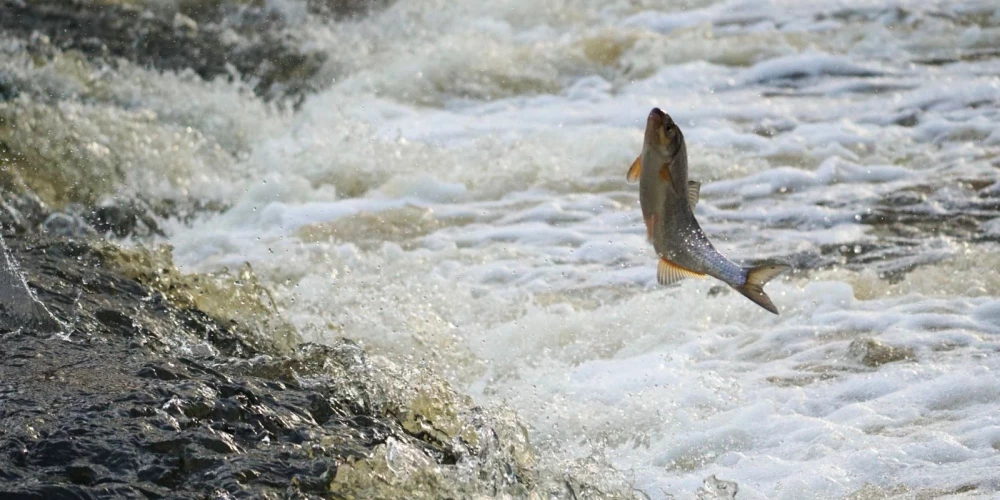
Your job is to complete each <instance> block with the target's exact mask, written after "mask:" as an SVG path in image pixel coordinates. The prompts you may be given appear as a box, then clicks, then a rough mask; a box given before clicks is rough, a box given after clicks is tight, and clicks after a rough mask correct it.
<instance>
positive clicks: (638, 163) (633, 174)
mask: <svg viewBox="0 0 1000 500" xmlns="http://www.w3.org/2000/svg"><path fill="white" fill-rule="evenodd" d="M640 175H642V155H639V156H638V157H637V158H636V159H635V161H634V162H632V166H631V167H629V169H628V173H627V174H625V180H627V181H628V182H635V181H637V180H639V176H640Z"/></svg>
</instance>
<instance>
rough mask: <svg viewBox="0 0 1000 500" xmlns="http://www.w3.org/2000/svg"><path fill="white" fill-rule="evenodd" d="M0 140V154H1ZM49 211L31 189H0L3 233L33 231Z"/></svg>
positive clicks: (0, 220) (0, 221) (0, 145)
mask: <svg viewBox="0 0 1000 500" xmlns="http://www.w3.org/2000/svg"><path fill="white" fill-rule="evenodd" d="M3 146H4V145H3V143H2V142H0V156H2V155H3V149H4V147H3ZM50 214H51V212H50V211H49V208H48V207H47V206H46V204H45V203H44V202H43V201H42V200H41V199H40V198H39V197H38V196H36V195H35V194H34V193H32V192H31V191H23V192H17V191H12V190H6V189H0V225H2V226H3V229H2V233H3V234H4V235H14V234H24V233H35V232H37V230H38V228H39V227H41V225H42V223H43V222H44V221H45V220H46V219H47V218H48V217H49V215H50Z"/></svg>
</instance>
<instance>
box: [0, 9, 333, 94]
mask: <svg viewBox="0 0 1000 500" xmlns="http://www.w3.org/2000/svg"><path fill="white" fill-rule="evenodd" d="M212 3H213V2H205V3H204V4H202V3H198V2H182V3H181V4H180V7H181V8H184V7H188V8H189V9H188V10H187V11H185V12H182V11H178V10H175V9H176V8H175V9H171V7H170V3H163V4H158V3H155V2H151V3H150V4H148V5H144V4H143V3H142V2H111V1H107V2H101V1H94V2H64V1H59V0H32V1H30V2H23V1H21V0H0V31H3V32H6V33H8V34H10V35H13V36H16V37H18V38H22V39H26V40H28V39H31V40H45V41H48V42H49V43H50V44H51V45H52V46H54V47H56V48H58V49H60V50H78V51H80V52H82V53H83V54H86V55H87V56H88V57H91V58H97V59H101V60H105V61H106V62H108V63H109V64H113V63H114V58H118V57H120V58H124V59H127V60H129V61H133V62H135V63H137V64H139V65H142V66H145V67H150V68H156V69H160V70H174V71H179V70H184V69H187V68H190V69H192V70H194V71H195V72H196V73H197V74H198V75H200V76H201V77H202V78H206V79H212V78H216V77H230V76H231V74H232V69H235V71H236V72H237V73H239V74H240V75H241V76H242V77H243V78H245V79H246V80H247V81H255V82H256V85H255V90H256V91H257V93H258V94H259V95H262V96H267V97H271V98H273V97H282V96H288V95H292V96H295V95H301V94H302V93H304V92H306V91H309V90H311V89H312V87H311V86H310V84H309V83H308V81H309V79H310V78H311V77H312V76H313V75H315V74H316V72H317V71H318V70H319V69H320V67H321V66H322V64H323V62H324V61H325V59H326V57H325V55H324V54H322V53H320V52H309V51H304V50H302V49H301V48H300V43H299V41H298V40H297V39H296V36H295V34H294V32H292V31H291V30H285V29H284V28H285V25H284V23H283V22H282V20H281V19H280V17H277V16H274V15H270V16H269V15H267V13H266V12H264V13H262V14H260V15H258V16H256V17H257V18H263V19H264V20H265V21H266V22H263V23H261V22H258V23H253V24H251V25H247V26H244V25H241V24H239V23H237V24H235V25H234V26H230V25H227V24H226V23H223V22H221V21H222V20H223V19H226V18H225V17H224V11H225V9H223V7H227V6H229V5H228V4H227V5H224V4H222V3H221V2H215V4H216V6H215V7H213V6H212V5H211V4H212ZM231 4H233V5H232V8H234V9H235V8H242V9H243V10H246V9H250V10H254V7H253V5H250V3H249V2H236V1H234V2H231ZM241 4H243V5H241ZM175 5H177V4H175ZM256 9H257V10H260V9H261V8H259V7H258V8H256ZM188 14H190V15H193V16H198V17H199V18H203V19H204V20H205V21H207V22H203V23H199V22H198V21H197V20H196V19H192V18H191V17H189V15H188ZM248 17H253V16H248ZM212 21H219V22H218V23H216V22H212ZM237 21H239V19H237ZM234 28H236V29H234ZM43 37H44V38H43ZM41 45H46V44H45V43H42V44H41Z"/></svg>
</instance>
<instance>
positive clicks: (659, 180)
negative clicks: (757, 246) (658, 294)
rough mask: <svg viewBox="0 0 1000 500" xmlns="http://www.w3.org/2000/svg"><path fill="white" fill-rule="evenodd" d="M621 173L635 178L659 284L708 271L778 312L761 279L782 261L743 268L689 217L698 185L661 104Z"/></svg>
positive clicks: (779, 269) (774, 272) (778, 269)
mask: <svg viewBox="0 0 1000 500" xmlns="http://www.w3.org/2000/svg"><path fill="white" fill-rule="evenodd" d="M626 178H627V179H628V181H629V182H635V181H636V180H638V181H639V204H640V206H641V207H642V218H643V220H645V222H646V236H647V238H648V239H649V241H650V242H651V243H652V244H653V249H655V250H656V254H657V255H658V256H659V258H660V260H659V263H658V264H657V268H656V278H657V281H658V282H659V283H660V284H661V285H669V284H672V283H676V282H677V281H680V280H682V279H684V278H702V277H704V276H706V275H708V276H712V277H713V278H716V279H718V280H721V281H722V282H724V283H726V284H727V285H729V286H731V287H733V288H734V289H736V291H738V292H740V293H742V294H743V295H745V296H746V297H747V298H748V299H750V300H752V301H754V302H755V303H757V304H758V305H759V306H761V307H763V308H764V309H767V310H768V311H771V312H772V313H774V314H778V308H777V307H775V306H774V303H773V302H771V298H770V297H768V296H767V294H766V293H764V284H766V283H767V282H768V281H770V280H771V279H773V278H774V277H776V276H778V275H779V274H781V273H783V272H785V271H787V270H789V269H791V268H790V267H789V266H786V265H784V264H767V265H762V266H757V267H742V266H740V265H738V264H736V263H735V262H733V261H731V260H729V259H727V258H726V257H725V256H723V255H722V254H721V253H719V251H718V250H716V249H715V247H713V246H712V243H711V242H710V241H708V237H707V236H706V235H705V232H704V231H702V230H701V226H699V225H698V221H696V220H695V218H694V207H695V205H696V204H697V203H698V194H699V192H700V189H701V184H700V183H698V182H696V181H689V180H688V158H687V145H686V144H685V143H684V134H682V133H681V129H680V127H678V126H677V124H676V123H674V121H673V119H671V118H670V115H668V114H666V113H664V112H663V111H660V108H653V110H652V111H650V112H649V117H648V118H647V119H646V136H645V138H644V140H643V145H642V154H640V155H639V157H638V158H636V159H635V162H634V163H632V167H631V168H629V170H628V174H627V176H626Z"/></svg>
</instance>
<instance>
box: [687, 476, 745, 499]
mask: <svg viewBox="0 0 1000 500" xmlns="http://www.w3.org/2000/svg"><path fill="white" fill-rule="evenodd" d="M737 491H739V485H737V484H736V482H735V481H725V480H722V479H719V478H717V477H715V475H714V474H713V475H711V476H709V477H707V478H705V481H704V482H703V483H702V485H701V488H698V491H697V492H696V494H697V496H696V498H697V499H698V500H733V499H735V498H736V492H737Z"/></svg>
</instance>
